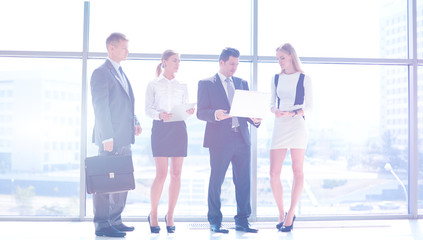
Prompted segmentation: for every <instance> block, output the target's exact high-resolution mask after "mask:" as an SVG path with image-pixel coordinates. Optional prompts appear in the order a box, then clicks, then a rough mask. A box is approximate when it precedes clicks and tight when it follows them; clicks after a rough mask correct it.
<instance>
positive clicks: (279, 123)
mask: <svg viewBox="0 0 423 240" xmlns="http://www.w3.org/2000/svg"><path fill="white" fill-rule="evenodd" d="M276 57H277V59H278V61H279V65H280V67H281V72H280V73H278V74H276V75H275V76H274V77H273V78H272V82H271V93H272V94H271V95H272V96H271V102H270V107H271V111H272V112H273V113H274V114H275V122H274V129H273V137H272V143H271V147H270V185H271V188H272V192H273V196H274V197H275V201H276V205H277V206H278V210H279V223H278V224H277V225H276V228H278V229H279V230H280V231H282V232H290V231H291V230H292V229H293V227H294V221H295V207H296V206H297V204H298V202H299V200H300V196H301V192H302V190H303V183H304V174H303V164H304V157H305V151H306V147H307V128H306V116H307V114H308V113H309V112H310V111H311V109H312V105H313V99H312V98H313V95H312V89H311V81H310V77H309V76H307V75H304V72H303V70H302V69H301V66H300V60H299V58H298V56H297V53H296V52H295V49H294V48H293V47H292V45H291V44H289V43H287V44H284V45H281V46H280V47H278V48H277V49H276ZM288 149H289V150H290V153H291V159H292V171H293V176H294V180H293V184H292V190H291V205H290V208H289V210H288V212H286V213H285V212H284V205H283V189H282V184H281V180H280V175H281V171H282V165H283V162H284V160H285V156H286V153H287V151H288Z"/></svg>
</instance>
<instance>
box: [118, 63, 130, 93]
mask: <svg viewBox="0 0 423 240" xmlns="http://www.w3.org/2000/svg"><path fill="white" fill-rule="evenodd" d="M119 72H120V76H121V83H122V86H123V89H125V91H126V93H128V83H127V82H126V79H125V74H123V70H122V67H119Z"/></svg>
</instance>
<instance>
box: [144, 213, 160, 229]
mask: <svg viewBox="0 0 423 240" xmlns="http://www.w3.org/2000/svg"><path fill="white" fill-rule="evenodd" d="M147 219H148V224H149V225H150V231H151V233H160V226H155V227H152V226H151V223H150V215H148V218H147Z"/></svg>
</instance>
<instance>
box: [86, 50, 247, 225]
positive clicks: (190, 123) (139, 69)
mask: <svg viewBox="0 0 423 240" xmlns="http://www.w3.org/2000/svg"><path fill="white" fill-rule="evenodd" d="M103 62H104V60H92V61H90V62H89V72H90V73H91V72H92V71H93V70H94V69H95V68H97V67H98V66H100V65H101V64H103ZM159 63H160V61H159V60H157V61H137V60H135V61H134V60H127V61H125V62H122V68H123V69H124V70H125V73H126V74H127V76H128V78H129V80H130V82H131V85H132V87H133V89H134V95H135V113H136V115H137V117H138V119H139V120H140V123H141V126H142V128H143V132H142V134H141V135H140V136H139V137H136V140H135V144H134V145H133V161H134V167H135V171H136V173H135V178H136V189H135V190H134V191H131V192H130V193H129V195H128V204H127V209H128V211H127V214H128V215H130V216H147V215H148V213H149V211H150V186H151V184H152V182H153V180H154V177H155V163H154V159H153V155H152V153H151V145H150V136H151V126H152V121H153V120H152V119H150V118H149V117H147V116H146V115H145V111H144V103H145V89H146V87H147V84H148V82H149V81H152V80H153V79H154V77H155V75H154V74H155V69H156V67H157V64H159ZM192 69H195V71H192ZM217 69H218V62H217V61H213V62H197V61H184V59H183V58H182V62H181V64H180V68H179V72H178V74H177V79H179V80H180V81H183V82H185V83H187V84H188V91H189V100H190V102H197V84H198V81H199V80H200V79H204V78H207V77H210V76H212V75H214V74H216V71H217ZM249 72H250V64H247V63H240V65H239V67H238V71H237V76H240V77H242V78H244V79H247V80H248V76H249ZM88 95H89V96H88V97H89V99H90V98H91V94H88ZM89 105H90V106H89V109H90V111H89V115H88V116H89V118H88V119H89V120H88V123H89V124H90V127H89V128H88V129H89V134H87V135H88V153H89V154H90V155H96V154H97V151H98V149H97V146H95V145H94V144H92V143H91V136H92V135H91V132H92V127H93V126H92V125H93V123H94V114H93V111H92V106H91V104H90V103H89ZM204 128H205V122H203V121H200V120H198V119H197V118H196V117H195V115H194V116H192V117H190V118H189V119H188V120H187V130H188V136H189V141H188V144H189V146H188V157H186V158H185V160H184V166H183V171H182V185H181V193H180V197H179V201H178V205H177V208H176V214H177V215H178V216H181V217H189V216H195V217H198V216H202V217H205V215H206V213H207V189H208V181H209V175H210V164H209V152H208V149H206V148H203V137H204ZM230 172H231V171H228V175H227V177H226V181H225V191H226V192H228V193H227V194H226V195H223V201H224V202H225V205H224V209H223V211H224V213H225V214H228V215H231V214H232V215H233V211H234V209H236V207H235V206H236V205H235V199H234V197H233V196H234V193H233V192H232V190H231V189H233V186H232V177H231V176H230V174H229V173H230ZM168 180H169V178H168ZM167 184H168V183H166V186H165V187H164V191H163V194H162V198H161V203H163V204H161V205H160V208H159V214H160V213H163V214H161V215H164V214H165V213H166V211H167V205H166V203H167V201H168V196H167V193H168V186H167ZM225 191H224V192H225ZM88 197H91V196H89V195H88ZM87 206H88V207H87V215H88V216H90V215H92V214H93V212H92V210H91V209H92V201H91V200H89V201H87Z"/></svg>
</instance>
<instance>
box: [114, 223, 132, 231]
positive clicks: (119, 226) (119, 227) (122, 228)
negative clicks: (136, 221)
mask: <svg viewBox="0 0 423 240" xmlns="http://www.w3.org/2000/svg"><path fill="white" fill-rule="evenodd" d="M113 227H114V228H116V229H117V230H119V231H121V232H132V231H134V230H135V228H134V227H128V226H126V225H125V224H123V223H121V224H119V225H116V226H113Z"/></svg>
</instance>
